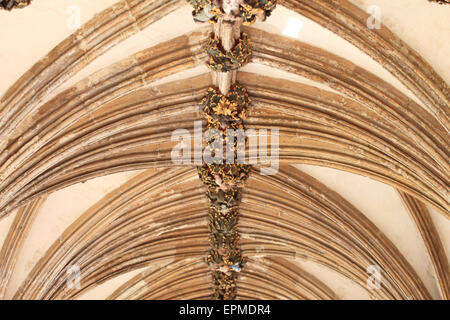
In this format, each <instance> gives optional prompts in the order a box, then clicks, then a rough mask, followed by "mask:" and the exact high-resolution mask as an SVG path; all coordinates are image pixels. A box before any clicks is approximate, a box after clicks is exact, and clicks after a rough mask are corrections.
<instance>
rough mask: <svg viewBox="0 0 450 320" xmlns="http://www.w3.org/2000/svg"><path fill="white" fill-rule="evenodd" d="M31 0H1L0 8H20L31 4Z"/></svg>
mask: <svg viewBox="0 0 450 320" xmlns="http://www.w3.org/2000/svg"><path fill="white" fill-rule="evenodd" d="M31 1H32V0H1V1H0V9H6V10H12V9H21V8H25V7H26V6H28V5H30V4H31Z"/></svg>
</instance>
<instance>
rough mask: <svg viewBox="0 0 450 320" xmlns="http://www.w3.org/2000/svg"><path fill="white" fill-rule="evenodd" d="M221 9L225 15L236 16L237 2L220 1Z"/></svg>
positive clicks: (233, 0)
mask: <svg viewBox="0 0 450 320" xmlns="http://www.w3.org/2000/svg"><path fill="white" fill-rule="evenodd" d="M222 9H223V11H224V12H225V13H226V14H233V15H236V14H238V13H239V0H222Z"/></svg>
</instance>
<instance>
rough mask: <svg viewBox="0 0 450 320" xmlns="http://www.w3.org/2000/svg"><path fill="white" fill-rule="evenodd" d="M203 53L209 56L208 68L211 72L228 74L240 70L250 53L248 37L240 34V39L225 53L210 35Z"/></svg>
mask: <svg viewBox="0 0 450 320" xmlns="http://www.w3.org/2000/svg"><path fill="white" fill-rule="evenodd" d="M205 51H206V53H207V54H208V55H209V61H208V63H207V65H208V67H209V68H210V69H212V70H213V71H219V72H228V71H232V70H237V69H239V68H241V67H242V66H243V65H244V64H246V63H247V62H248V60H249V58H250V56H251V53H252V52H251V49H250V46H249V42H248V36H247V34H245V33H242V34H241V37H240V38H239V39H238V40H237V41H236V44H235V45H234V47H233V48H232V49H231V50H230V51H225V50H224V49H223V47H222V45H221V43H220V40H219V39H217V38H216V37H214V35H211V37H210V39H209V43H208V45H207V46H206V48H205Z"/></svg>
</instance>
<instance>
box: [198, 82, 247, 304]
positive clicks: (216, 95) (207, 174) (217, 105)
mask: <svg viewBox="0 0 450 320" xmlns="http://www.w3.org/2000/svg"><path fill="white" fill-rule="evenodd" d="M249 104H250V99H249V97H248V94H247V91H246V90H245V88H243V87H241V86H239V85H235V86H233V87H232V88H231V91H230V92H229V93H228V94H227V95H226V96H224V95H222V94H221V93H220V92H219V91H218V90H217V89H216V88H209V89H208V90H207V94H206V97H205V98H204V99H203V101H202V107H203V114H204V116H205V118H206V120H207V128H208V129H217V130H218V131H219V132H220V133H221V135H222V136H223V137H224V138H226V130H227V129H243V127H244V125H243V120H244V119H245V118H246V117H247V109H248V107H249ZM204 144H205V149H207V148H208V147H210V146H211V139H210V138H209V137H208V136H206V137H205V141H204ZM230 145H231V146H232V148H233V150H232V152H233V155H234V162H232V163H224V164H222V163H211V164H210V163H204V164H203V165H202V166H200V167H198V173H199V177H200V179H201V180H202V182H203V183H204V185H205V186H206V187H207V192H206V194H207V197H208V199H209V203H210V206H209V229H210V238H209V242H210V246H211V249H210V251H209V253H208V256H207V259H206V261H207V263H208V265H209V267H210V268H211V269H212V270H213V287H214V295H215V298H216V299H220V300H230V299H234V298H235V297H236V277H237V274H238V273H239V272H240V271H241V269H242V267H243V266H244V264H245V260H244V258H243V257H242V254H241V250H240V247H239V234H238V232H237V230H236V226H237V223H238V217H239V213H238V205H239V202H240V199H241V190H242V187H243V186H244V183H245V181H246V180H247V179H248V176H249V173H250V166H249V165H246V164H242V163H238V158H237V141H234V142H233V143H232V144H230ZM209 151H210V152H214V151H216V150H209Z"/></svg>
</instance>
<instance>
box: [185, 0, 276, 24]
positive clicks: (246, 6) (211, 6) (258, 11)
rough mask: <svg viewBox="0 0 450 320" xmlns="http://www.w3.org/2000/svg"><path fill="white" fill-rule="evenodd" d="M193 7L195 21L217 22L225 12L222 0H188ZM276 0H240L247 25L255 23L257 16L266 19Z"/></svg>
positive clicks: (242, 14) (243, 20) (242, 17)
mask: <svg viewBox="0 0 450 320" xmlns="http://www.w3.org/2000/svg"><path fill="white" fill-rule="evenodd" d="M187 1H188V2H189V3H190V4H191V5H192V6H193V7H194V11H193V12H192V16H193V17H194V20H195V21H198V22H207V21H209V22H210V23H216V22H217V21H218V19H219V17H220V16H222V15H223V14H224V12H223V10H222V9H221V2H222V1H221V0H187ZM276 2H277V1H276V0H239V13H238V14H236V15H237V16H240V17H241V19H242V23H243V24H245V25H250V24H253V23H254V22H255V21H256V20H257V18H259V19H260V20H261V21H264V20H266V18H267V17H268V16H270V14H271V13H272V10H273V9H275V7H276Z"/></svg>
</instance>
